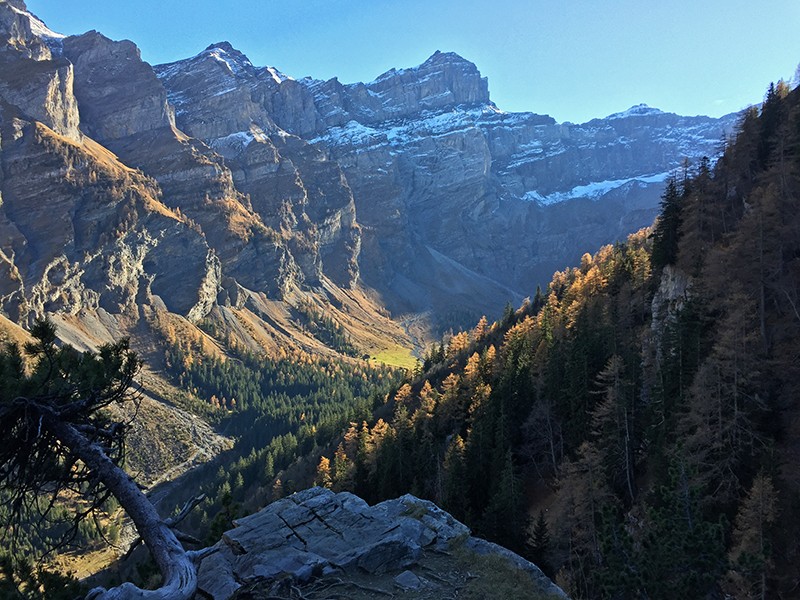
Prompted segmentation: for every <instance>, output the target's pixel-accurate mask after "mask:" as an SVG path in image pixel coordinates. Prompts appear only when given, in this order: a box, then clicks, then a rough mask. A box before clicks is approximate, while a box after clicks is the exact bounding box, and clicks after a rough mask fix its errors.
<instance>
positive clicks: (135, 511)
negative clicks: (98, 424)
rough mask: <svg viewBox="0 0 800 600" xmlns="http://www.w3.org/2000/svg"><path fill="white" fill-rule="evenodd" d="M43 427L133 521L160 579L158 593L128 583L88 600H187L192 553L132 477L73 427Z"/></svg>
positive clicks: (55, 423) (54, 422)
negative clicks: (154, 563) (103, 486)
mask: <svg viewBox="0 0 800 600" xmlns="http://www.w3.org/2000/svg"><path fill="white" fill-rule="evenodd" d="M44 424H45V426H46V427H47V428H48V429H49V430H50V431H51V432H52V433H53V435H55V436H56V437H57V438H58V439H59V440H60V441H61V443H63V444H64V445H65V446H67V447H68V448H69V449H70V450H71V451H72V452H73V453H74V454H75V456H77V457H78V458H79V459H80V460H81V461H83V463H84V464H85V465H86V466H87V467H89V468H90V469H91V470H92V472H93V473H95V474H96V475H97V478H98V479H99V480H100V481H102V482H103V484H104V485H105V486H106V487H107V488H108V490H109V491H110V492H111V493H112V494H113V495H114V497H115V498H116V499H117V500H118V501H119V504H120V506H121V507H122V508H123V509H124V510H125V512H127V513H128V515H129V516H130V517H131V520H133V523H134V525H135V526H136V530H137V532H138V533H139V535H140V536H141V538H142V540H143V541H144V543H145V544H146V545H147V548H148V549H149V550H150V554H151V555H152V556H153V559H154V560H155V562H156V565H157V566H158V568H159V570H160V571H161V575H162V577H163V581H162V585H161V587H160V588H158V589H157V590H143V589H140V588H138V587H136V586H135V585H133V584H131V583H124V584H122V585H120V586H118V587H115V588H111V589H110V590H105V589H103V588H96V589H94V590H92V591H91V592H89V595H88V596H87V599H91V600H138V599H141V600H189V599H190V598H192V596H193V595H194V593H195V591H196V590H197V569H196V567H195V564H194V561H193V558H194V555H195V553H190V552H187V551H186V550H185V549H184V548H183V546H182V545H181V543H180V542H179V541H178V539H177V538H176V536H175V533H174V532H173V531H172V529H170V527H169V525H168V524H167V523H166V522H165V521H164V520H163V519H162V518H161V517H160V516H159V515H158V512H157V511H156V509H155V507H154V506H153V505H152V503H151V502H150V500H148V499H147V497H146V496H145V495H144V493H142V491H141V490H140V489H139V487H138V486H137V485H136V483H135V482H134V481H133V479H131V477H130V476H129V475H128V474H127V473H126V472H125V471H124V470H123V469H122V468H121V467H119V466H118V465H116V464H115V463H114V462H113V461H112V460H111V459H110V458H109V457H108V456H107V455H106V453H105V452H104V451H103V449H102V448H101V447H100V446H99V445H97V444H95V443H92V442H91V441H90V440H89V439H88V438H87V437H86V436H85V435H84V434H83V433H81V432H80V431H78V430H77V429H76V428H75V427H74V426H73V425H72V424H70V423H68V422H64V421H60V420H59V419H58V418H56V417H54V416H45V417H44Z"/></svg>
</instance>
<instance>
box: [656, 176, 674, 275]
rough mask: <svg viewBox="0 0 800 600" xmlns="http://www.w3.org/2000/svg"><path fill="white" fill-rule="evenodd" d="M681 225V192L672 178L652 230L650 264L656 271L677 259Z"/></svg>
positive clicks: (662, 197) (663, 195) (669, 180)
mask: <svg viewBox="0 0 800 600" xmlns="http://www.w3.org/2000/svg"><path fill="white" fill-rule="evenodd" d="M680 225H681V192H680V190H679V189H678V183H677V182H676V181H675V178H674V177H670V178H669V179H668V180H667V187H666V189H665V190H664V193H663V194H662V195H661V211H660V214H659V216H658V219H657V220H656V224H655V226H654V228H653V251H652V259H651V260H652V263H653V267H654V268H655V269H657V270H661V269H663V268H664V267H665V266H667V265H671V264H674V263H675V261H676V259H677V258H678V238H679V235H680Z"/></svg>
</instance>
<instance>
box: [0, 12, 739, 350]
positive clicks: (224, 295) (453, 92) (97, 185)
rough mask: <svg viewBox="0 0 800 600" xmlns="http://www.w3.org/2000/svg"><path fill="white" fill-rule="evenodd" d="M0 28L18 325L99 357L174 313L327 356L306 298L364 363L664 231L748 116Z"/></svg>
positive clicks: (2, 282) (226, 49)
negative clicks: (567, 109) (571, 110)
mask: <svg viewBox="0 0 800 600" xmlns="http://www.w3.org/2000/svg"><path fill="white" fill-rule="evenodd" d="M0 35H2V39H3V48H2V52H0V55H1V57H0V95H2V98H3V103H2V159H1V160H2V181H1V182H0V189H1V191H2V199H3V200H2V205H1V206H0V230H2V247H0V269H1V271H0V273H1V275H0V310H2V313H3V315H4V316H5V317H7V318H8V319H9V320H10V321H12V322H15V323H29V322H30V321H31V319H32V318H33V317H34V316H42V315H44V314H51V315H53V316H54V318H55V319H56V320H57V321H58V322H59V324H60V331H61V335H62V336H63V337H65V338H66V339H67V340H69V341H72V342H75V343H79V344H81V345H88V346H91V345H93V344H96V343H97V342H99V341H103V340H107V339H111V338H113V337H115V336H117V335H119V334H120V333H128V334H130V333H131V332H134V331H137V332H138V334H139V335H141V334H143V332H145V331H146V330H147V329H148V328H150V329H152V327H153V323H154V322H155V321H156V320H158V319H157V317H156V315H169V317H168V318H169V319H173V318H179V319H181V320H183V321H184V322H186V321H188V323H189V324H192V323H194V324H197V323H200V322H202V321H204V320H208V319H211V320H214V321H215V322H217V323H218V325H219V327H220V328H221V329H223V330H224V331H225V335H226V336H227V337H229V338H235V339H236V340H237V341H238V342H239V343H241V344H244V345H246V346H248V347H250V348H252V349H254V350H256V349H264V348H267V349H269V348H273V349H274V347H275V346H278V345H281V344H283V343H285V342H286V341H287V337H289V338H294V339H293V340H292V343H294V344H297V343H299V344H300V345H305V346H306V347H309V348H316V349H321V348H320V347H321V346H322V344H320V343H319V341H318V340H315V339H313V336H309V335H307V334H304V333H303V332H302V331H300V329H302V328H300V327H298V326H297V325H296V321H297V318H296V314H295V313H294V312H293V308H295V307H296V306H297V305H298V303H300V301H301V299H303V298H305V299H306V300H308V301H310V302H311V303H312V304H313V305H314V306H315V310H319V311H321V312H325V313H328V314H330V315H331V318H332V319H333V320H334V321H335V322H336V323H338V324H339V325H341V326H342V327H343V328H344V330H346V331H347V332H348V334H349V335H350V336H351V337H352V338H353V340H354V343H355V346H356V347H358V348H361V349H362V350H363V352H364V354H369V355H378V354H380V352H381V351H382V350H384V349H385V348H387V347H391V346H393V345H394V346H400V347H402V346H406V347H408V346H409V342H410V340H409V337H408V335H409V332H410V333H411V334H413V335H416V336H417V337H416V338H415V339H417V341H418V342H419V340H422V339H424V338H425V336H426V335H429V334H430V332H431V331H437V330H442V329H444V328H446V327H449V326H459V325H463V324H464V323H469V322H472V321H474V320H476V319H477V317H478V316H480V314H483V313H488V314H493V313H497V312H499V310H500V308H502V306H503V305H504V304H505V303H506V302H508V301H512V302H517V301H518V300H520V299H521V298H522V297H523V296H525V295H529V294H531V293H532V292H533V290H534V289H535V287H536V285H537V284H538V283H543V282H546V280H547V279H548V278H549V275H550V274H551V273H552V272H553V270H554V269H556V268H558V267H561V266H562V265H564V264H569V263H570V262H576V261H577V260H578V259H579V258H580V256H581V255H582V254H583V253H584V252H586V251H590V250H593V249H595V248H597V247H599V246H600V245H601V244H603V243H607V242H610V241H613V240H615V239H619V238H621V237H622V236H624V235H626V234H627V233H629V232H631V231H633V230H636V229H638V228H639V227H642V226H645V225H648V224H650V222H651V221H652V218H653V216H654V215H655V212H656V208H657V205H658V198H659V195H660V193H661V190H662V187H663V181H664V180H665V178H666V177H667V176H668V175H669V174H670V173H671V172H675V171H676V170H677V169H679V168H680V166H681V164H682V163H683V161H685V160H687V159H688V160H690V161H696V160H697V159H699V158H700V157H701V156H709V155H713V154H714V153H715V151H716V148H717V147H718V145H719V143H720V140H721V139H722V138H723V137H724V136H725V135H726V134H727V133H728V132H730V131H731V129H732V128H733V126H734V124H735V121H736V116H735V115H729V116H727V117H723V118H721V119H712V118H708V117H681V116H678V115H674V114H668V113H663V112H661V111H659V110H656V109H652V108H648V107H646V106H643V105H640V106H636V107H633V108H631V109H629V110H627V111H625V112H622V113H618V114H614V115H611V116H609V117H606V118H604V119H595V120H592V121H590V122H588V123H584V124H580V125H575V124H571V123H561V124H559V123H556V122H555V121H554V120H553V119H552V118H550V117H548V116H544V115H537V114H533V113H506V112H503V111H502V110H500V109H498V108H497V107H496V106H495V105H494V104H493V103H492V102H491V100H490V97H489V92H488V83H487V80H486V78H484V77H482V76H481V74H480V72H479V71H478V69H477V68H476V67H475V65H473V64H472V63H470V62H469V61H467V60H465V59H463V58H461V57H460V56H458V55H456V54H453V53H442V52H436V53H435V54H434V55H433V56H431V57H430V58H429V59H428V60H427V61H425V62H424V63H423V64H422V65H419V66H418V67H414V68H410V69H401V70H394V69H393V70H390V71H388V72H387V73H384V74H383V75H381V76H379V77H378V78H377V79H375V80H374V81H372V82H370V83H356V84H347V85H345V84H342V83H340V82H339V81H338V80H336V79H332V80H329V81H318V80H313V79H310V78H306V79H299V80H296V79H293V78H291V77H289V76H287V75H284V74H283V73H281V72H280V71H278V70H277V69H275V68H272V67H255V66H254V65H252V64H251V63H250V61H249V60H248V59H247V57H246V56H244V55H243V54H242V53H241V52H239V51H237V50H236V49H234V48H233V47H232V46H231V45H230V44H228V43H225V42H223V43H218V44H214V45H212V46H209V47H208V48H207V49H206V50H204V51H202V52H200V53H199V54H198V55H196V56H194V57H192V58H189V59H186V60H182V61H178V62H175V63H171V64H166V65H158V66H155V67H152V66H151V65H149V64H147V63H146V62H144V61H142V59H141V57H140V53H139V50H138V48H137V47H136V46H135V45H134V44H133V43H132V42H129V41H119V42H117V41H112V40H110V39H108V38H106V37H105V36H103V35H102V34H100V33H98V32H95V31H91V32H88V33H86V34H83V35H79V36H70V37H64V36H61V35H59V34H56V33H54V32H52V31H50V30H49V29H47V27H46V26H45V25H44V23H42V22H41V21H40V20H39V19H38V18H37V17H35V16H33V15H31V13H29V12H28V11H27V9H26V7H25V4H24V3H23V2H22V1H21V0H8V1H5V2H2V3H0ZM389 317H391V318H392V319H394V321H392V320H390V318H389ZM162 320H163V319H162ZM143 323H147V324H148V325H143ZM398 323H400V324H402V325H403V326H404V327H399V326H398ZM187 326H188V324H187ZM387 339H389V340H392V341H391V343H389V344H387V343H386V340H387Z"/></svg>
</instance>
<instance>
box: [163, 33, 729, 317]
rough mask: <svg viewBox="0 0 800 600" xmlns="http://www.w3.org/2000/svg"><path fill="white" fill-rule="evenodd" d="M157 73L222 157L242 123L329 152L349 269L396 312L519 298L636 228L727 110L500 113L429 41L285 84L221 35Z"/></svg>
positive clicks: (187, 121)
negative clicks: (426, 47) (348, 193)
mask: <svg viewBox="0 0 800 600" xmlns="http://www.w3.org/2000/svg"><path fill="white" fill-rule="evenodd" d="M156 71H157V73H158V74H159V77H160V78H161V79H162V81H163V82H164V85H165V87H166V88H167V90H168V92H169V99H170V101H171V102H172V103H173V104H174V105H175V106H176V114H177V123H178V125H179V126H180V127H181V128H182V129H184V130H185V131H188V132H191V133H192V134H193V135H196V136H198V137H201V138H203V139H205V140H206V141H207V142H208V143H209V144H210V145H211V146H212V147H215V148H226V149H227V153H226V156H229V157H230V158H231V160H232V161H233V162H234V163H235V162H236V161H238V163H239V165H242V162H243V158H244V163H245V164H246V166H247V167H249V168H250V169H252V168H253V165H252V163H250V162H249V161H248V160H247V158H246V156H244V155H245V153H243V152H242V151H241V149H240V146H241V144H243V143H244V142H245V141H247V140H250V139H251V138H252V137H253V136H252V129H251V127H252V125H253V123H257V124H258V125H259V126H260V127H261V128H262V130H264V128H266V131H272V130H273V128H278V131H282V132H284V135H283V137H284V138H285V139H289V138H294V136H297V138H302V139H304V140H306V141H308V142H309V143H311V144H312V145H314V146H315V147H316V148H318V149H319V150H321V151H323V152H324V153H325V155H326V156H327V158H328V160H329V161H330V162H335V163H337V165H338V166H339V167H340V168H341V170H342V171H343V172H344V175H345V176H346V180H347V183H348V184H349V188H350V189H351V190H352V193H353V197H354V201H355V214H356V215H357V219H358V222H359V223H360V224H361V225H362V229H361V231H362V236H361V240H360V241H361V244H362V252H361V255H360V256H359V260H358V264H359V266H360V272H361V275H362V277H363V280H364V282H365V283H366V284H367V285H369V286H370V287H371V288H373V289H375V290H377V291H378V292H379V293H380V294H381V298H382V299H383V301H384V302H385V303H386V304H387V305H388V306H389V307H390V308H391V309H392V310H393V311H394V312H395V313H397V314H401V313H404V312H414V313H419V312H424V311H432V312H433V313H434V314H437V315H439V316H441V315H444V314H446V313H448V312H452V310H453V306H454V305H456V306H458V307H460V309H461V310H462V311H463V313H471V314H472V315H473V316H474V315H475V314H478V313H480V312H487V311H496V310H497V309H498V306H499V305H501V304H502V303H504V302H506V301H507V300H508V299H512V300H516V299H519V298H520V297H521V296H523V295H526V294H528V293H530V292H531V291H532V289H533V288H534V287H535V285H536V283H539V282H543V281H546V280H547V279H548V278H549V276H550V275H551V274H552V272H553V271H554V270H555V269H557V268H561V267H562V266H563V265H564V264H568V263H570V262H576V261H577V260H578V258H579V257H580V255H581V254H582V253H583V252H585V251H586V250H587V249H589V248H596V247H598V246H600V245H602V244H604V243H608V242H610V241H612V240H615V239H619V238H620V237H624V236H625V235H626V234H627V233H629V232H631V231H634V230H636V229H638V228H640V227H643V226H646V225H649V224H650V223H651V222H652V219H653V218H654V216H655V213H656V208H657V205H658V198H659V195H660V192H661V189H662V186H663V182H664V180H665V179H666V177H667V176H668V175H669V173H670V172H671V171H675V170H677V169H678V168H679V167H680V166H681V164H682V163H683V161H684V160H686V159H689V160H695V161H696V160H697V159H699V158H700V157H701V156H704V155H707V156H712V155H713V154H714V153H715V151H716V148H717V145H718V143H719V140H720V138H721V137H722V135H723V134H724V133H725V132H726V131H729V130H730V128H731V127H732V126H733V124H734V121H735V116H730V117H727V118H723V119H711V118H706V117H680V116H678V115H673V114H667V113H663V112H661V111H659V110H656V109H651V108H649V107H646V106H643V105H641V106H636V107H633V108H631V109H629V110H628V111H625V112H623V113H618V114H615V115H611V116H609V117H607V118H605V119H595V120H593V121H590V122H588V123H584V124H581V125H574V124H571V123H564V124H558V123H556V122H555V121H554V120H553V119H552V118H550V117H548V116H543V115H536V114H532V113H504V112H502V111H500V110H499V109H498V108H497V107H496V106H495V105H494V104H493V103H492V102H491V101H490V99H489V93H488V85H487V81H486V79H485V78H483V77H481V75H480V73H479V71H478V69H477V68H476V67H475V65H473V64H472V63H470V62H469V61H466V60H464V59H463V58H461V57H460V56H458V55H456V54H453V53H442V52H436V53H435V54H434V55H433V56H431V58H430V59H428V60H427V61H426V62H424V63H423V64H422V65H420V66H418V67H415V68H411V69H402V70H394V69H393V70H390V71H388V72H387V73H384V74H383V75H381V76H380V77H378V78H377V79H376V80H375V81H372V82H369V83H355V84H342V83H340V82H339V81H338V80H336V79H332V80H329V81H324V82H323V81H317V80H312V79H303V80H300V81H295V80H293V79H291V78H289V77H287V76H286V75H283V74H282V73H280V72H279V71H277V70H275V69H274V68H271V67H266V68H256V67H254V66H253V65H252V64H251V63H250V61H249V60H247V58H246V57H245V56H244V55H243V54H241V53H240V52H238V51H237V50H235V49H234V48H232V47H231V46H230V45H229V44H227V43H222V44H217V45H214V46H211V47H209V48H208V49H206V50H205V51H204V52H203V53H201V54H199V55H198V56H196V57H194V58H192V59H188V60H185V61H179V62H176V63H172V64H169V65H162V66H159V67H156ZM265 124H266V125H265ZM289 134H291V135H289ZM267 135H268V134H267ZM248 143H249V142H248ZM237 144H238V146H237ZM246 171H247V169H245V168H241V171H240V172H241V173H243V174H245V175H244V176H243V178H244V177H246ZM315 180H316V177H315V175H314V174H313V173H309V176H308V177H304V178H303V181H304V182H309V181H315ZM256 187H257V188H261V189H263V188H264V186H263V184H262V182H259V183H258V185H257V186H255V187H254V188H253V190H254V191H253V192H251V195H256V192H255V188H256ZM284 197H285V195H284ZM264 204H265V205H269V206H271V207H272V210H273V211H274V209H275V208H274V207H275V204H274V203H272V204H270V203H264ZM342 244H344V246H346V247H348V248H349V247H352V246H353V243H352V241H348V242H343V243H340V247H341V245H342Z"/></svg>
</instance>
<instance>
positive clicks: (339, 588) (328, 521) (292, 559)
mask: <svg viewBox="0 0 800 600" xmlns="http://www.w3.org/2000/svg"><path fill="white" fill-rule="evenodd" d="M235 524H236V527H235V529H232V530H230V531H228V532H226V533H225V534H224V535H223V536H222V540H221V541H220V542H218V543H217V549H218V551H217V552H216V553H214V554H212V555H211V556H209V557H208V558H206V559H205V560H204V561H203V563H202V564H201V566H200V572H199V582H200V586H199V587H200V592H201V594H206V595H207V596H208V597H211V598H214V600H225V599H228V598H236V599H238V600H244V599H245V598H250V599H256V598H262V597H274V596H276V595H279V594H280V595H285V596H286V597H295V596H294V595H292V594H293V593H294V594H297V593H299V592H301V591H302V595H303V596H304V597H309V598H310V597H318V596H319V594H320V593H322V592H323V591H325V594H328V595H330V594H333V593H334V592H336V593H337V594H339V595H341V594H345V595H346V597H348V598H373V597H382V596H384V595H385V596H387V597H394V598H445V597H450V596H452V594H453V593H454V592H455V591H456V590H459V591H460V592H463V593H464V594H465V595H464V597H476V598H478V597H484V596H483V592H482V590H483V589H489V590H493V591H492V593H491V594H490V595H489V596H485V597H493V598H501V597H514V598H566V597H567V596H566V594H564V592H563V591H562V590H561V589H560V588H558V587H557V586H556V585H555V584H553V582H552V581H550V579H548V578H547V577H546V576H545V575H544V574H543V573H542V572H541V571H540V570H539V568H538V567H536V565H534V564H532V563H530V562H528V561H526V560H524V559H523V558H521V557H519V556H518V555H516V554H514V553H513V552H510V551H509V550H506V549H505V548H502V547H500V546H497V545H496V544H492V543H490V542H487V541H485V540H481V539H478V538H475V537H471V536H470V530H469V528H468V527H467V526H466V525H464V524H462V523H460V522H458V521H456V520H455V519H454V518H453V517H452V516H451V515H449V514H448V513H446V512H445V511H443V510H442V509H440V508H439V507H437V506H436V505H435V504H433V503H432V502H429V501H427V500H420V499H419V498H416V497H414V496H411V495H405V496H402V497H401V498H398V499H396V500H387V501H386V502H381V503H380V504H376V505H375V506H369V505H368V504H367V503H366V502H364V501H363V500H362V499H361V498H359V497H357V496H354V495H353V494H350V493H347V492H342V493H338V494H336V493H334V492H332V491H330V490H327V489H324V488H311V489H308V490H305V491H303V492H300V493H297V494H293V495H292V496H289V497H288V498H284V499H282V500H279V501H277V502H274V503H272V504H270V505H269V506H267V507H266V508H264V509H263V510H261V511H260V512H258V513H256V514H253V515H250V516H249V517H245V518H243V519H239V520H238V521H236V523H235ZM504 588H505V589H504ZM325 594H323V595H322V596H319V597H328V595H325ZM498 594H500V595H498ZM509 594H510V595H509ZM298 597H299V596H298ZM342 597H343V596H342ZM459 597H461V595H459Z"/></svg>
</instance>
